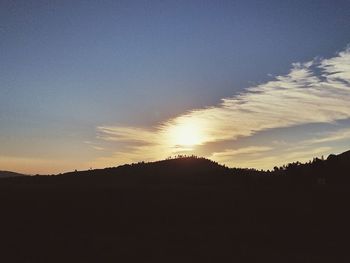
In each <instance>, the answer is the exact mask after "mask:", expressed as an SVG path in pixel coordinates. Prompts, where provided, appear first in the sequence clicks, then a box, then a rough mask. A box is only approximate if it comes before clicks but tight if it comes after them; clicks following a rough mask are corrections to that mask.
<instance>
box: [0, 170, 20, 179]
mask: <svg viewBox="0 0 350 263" xmlns="http://www.w3.org/2000/svg"><path fill="white" fill-rule="evenodd" d="M17 176H26V175H25V174H21V173H16V172H10V171H0V178H5V177H17Z"/></svg>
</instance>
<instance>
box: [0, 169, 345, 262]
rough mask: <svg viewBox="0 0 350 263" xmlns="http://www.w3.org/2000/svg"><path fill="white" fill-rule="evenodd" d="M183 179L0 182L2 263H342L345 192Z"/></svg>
mask: <svg viewBox="0 0 350 263" xmlns="http://www.w3.org/2000/svg"><path fill="white" fill-rule="evenodd" d="M186 176H187V177H186V178H187V179H184V178H185V177H181V176H180V177H179V179H178V180H176V179H174V178H172V177H169V178H168V179H164V177H163V179H162V180H160V179H159V178H160V177H157V176H155V177H152V176H144V177H142V176H135V177H132V176H131V177H129V178H128V179H125V178H126V176H124V177H123V176H119V175H117V176H102V177H96V176H95V177H94V176H74V175H66V176H57V177H39V176H37V177H30V178H9V179H2V180H1V181H0V209H1V217H0V222H1V223H0V227H1V233H0V240H1V245H0V250H1V254H0V262H350V252H349V251H350V250H349V244H350V236H349V233H350V232H349V231H348V230H349V222H350V214H349V204H350V192H349V188H348V185H347V184H332V185H327V184H326V185H317V184H311V185H304V186H302V187H300V186H298V185H294V184H281V185H280V186H276V185H275V184H269V183H268V184H259V185H257V184H252V183H240V184H238V183H236V182H235V181H234V180H231V179H227V180H226V179H222V180H213V181H211V180H210V178H209V179H208V178H207V177H203V178H205V179H203V180H200V179H198V178H200V177H196V175H186ZM191 176H192V177H191ZM213 176H215V175H213ZM165 178H166V177H165ZM188 178H194V179H193V180H188ZM213 178H214V177H213ZM167 181H168V182H167Z"/></svg>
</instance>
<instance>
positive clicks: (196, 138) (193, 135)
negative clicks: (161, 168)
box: [170, 122, 203, 148]
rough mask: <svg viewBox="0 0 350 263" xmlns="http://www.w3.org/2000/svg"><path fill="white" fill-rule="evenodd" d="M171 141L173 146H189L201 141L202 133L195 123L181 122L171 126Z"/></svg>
mask: <svg viewBox="0 0 350 263" xmlns="http://www.w3.org/2000/svg"><path fill="white" fill-rule="evenodd" d="M170 133H171V134H170V135H171V142H172V144H173V145H175V146H182V147H185V148H191V147H193V146H196V145H199V144H201V143H202V142H203V135H202V132H201V130H200V127H198V126H197V125H196V124H195V123H190V122H187V123H181V124H178V125H176V126H174V127H172V129H171V131H170Z"/></svg>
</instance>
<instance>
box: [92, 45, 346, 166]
mask: <svg viewBox="0 0 350 263" xmlns="http://www.w3.org/2000/svg"><path fill="white" fill-rule="evenodd" d="M347 118H350V49H346V50H345V51H343V52H340V53H339V54H337V55H336V56H335V57H333V58H330V59H323V60H322V59H315V60H313V61H309V62H306V63H295V64H293V66H292V69H291V70H290V72H289V73H288V74H286V75H283V76H277V77H275V79H274V80H272V81H269V82H267V83H263V84H260V85H257V86H253V87H250V88H248V89H246V90H245V91H244V92H242V93H241V94H239V95H237V96H234V97H230V98H224V99H222V102H221V103H220V104H219V105H217V106H213V107H207V108H203V109H195V110H192V111H190V112H188V113H185V114H183V115H180V116H178V117H175V118H173V119H170V120H168V121H165V122H164V123H160V124H159V125H157V126H155V127H151V128H149V129H145V128H140V127H128V126H122V125H117V126H101V127H98V137H99V138H100V139H102V140H108V141H115V142H118V143H120V144H121V146H120V148H119V153H115V154H114V158H118V156H121V155H125V154H126V155H128V156H129V157H130V159H132V160H140V159H144V158H145V157H146V158H148V159H158V158H163V157H166V156H167V155H172V154H176V152H178V151H181V150H184V147H182V148H181V147H180V148H179V147H178V146H179V145H177V141H178V140H177V138H176V136H178V135H177V134H178V133H180V132H181V127H189V126H191V127H196V129H197V131H196V132H197V134H196V136H197V137H198V138H197V141H196V145H202V146H203V145H204V146H205V145H206V144H208V143H212V142H218V141H228V140H236V139H237V138H239V137H241V136H251V135H253V134H255V133H257V132H259V131H263V130H268V129H274V128H281V127H291V126H295V125H303V124H310V123H332V122H335V121H337V120H342V119H347ZM179 127H180V128H179ZM185 130H186V129H185ZM189 136H190V135H189ZM341 136H348V135H347V134H346V135H341ZM324 140H327V139H324ZM328 140H330V139H328ZM180 146H181V145H180ZM247 150H249V151H251V153H253V152H256V151H258V150H259V149H257V148H250V149H249V148H248V149H245V150H243V149H241V150H230V149H227V148H223V149H222V152H218V151H216V152H215V153H211V155H216V156H228V155H237V154H242V153H243V152H244V151H247ZM260 150H269V146H266V147H265V148H263V149H260ZM322 150H324V149H322ZM240 151H241V152H240ZM249 151H248V153H249ZM313 152H315V151H313ZM316 152H317V151H316ZM318 152H319V151H318ZM209 156H210V155H209Z"/></svg>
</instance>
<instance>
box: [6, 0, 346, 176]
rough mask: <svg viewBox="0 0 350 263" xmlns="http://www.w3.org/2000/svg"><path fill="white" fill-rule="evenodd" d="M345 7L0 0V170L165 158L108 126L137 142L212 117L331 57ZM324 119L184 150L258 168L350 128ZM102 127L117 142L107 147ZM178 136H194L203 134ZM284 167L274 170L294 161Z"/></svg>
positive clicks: (342, 46)
mask: <svg viewBox="0 0 350 263" xmlns="http://www.w3.org/2000/svg"><path fill="white" fill-rule="evenodd" d="M348 10H350V2H349V1H6V0H5V1H1V3H0V145H1V147H0V170H1V169H3V170H5V169H11V170H17V171H22V172H29V173H36V172H40V173H49V172H59V171H66V170H72V169H87V168H89V167H90V166H92V167H100V166H112V165H116V164H119V163H123V162H130V161H138V160H142V159H143V158H147V159H149V160H152V159H157V158H164V157H166V156H163V155H166V154H172V153H176V151H174V150H172V151H163V150H161V154H160V153H159V154H158V155H156V156H155V155H150V156H149V155H147V154H146V153H144V154H143V153H142V149H143V148H140V149H136V150H135V146H134V139H133V138H130V136H133V133H132V132H131V131H130V130H128V129H126V130H123V132H127V133H128V135H129V137H128V141H125V140H120V139H118V138H120V136H121V134H120V132H119V131H120V130H118V129H120V128H122V129H123V128H130V127H131V130H135V129H136V130H137V129H140V130H139V134H143V135H144V136H146V137H145V138H146V141H147V134H148V133H146V134H144V133H143V132H144V131H145V130H146V131H149V130H150V131H152V132H151V133H154V132H155V131H156V132H157V131H160V133H161V131H162V127H164V126H166V124H169V123H172V122H173V121H174V120H176V118H178V117H181V116H183V115H184V114H187V113H190V114H191V113H193V111H194V110H195V109H197V110H201V109H206V108H208V107H217V108H220V103H222V99H223V98H234V96H237V95H238V94H241V93H245V92H247V89H249V88H251V87H256V86H258V85H261V84H264V83H269V82H270V81H273V80H274V79H275V78H276V76H286V75H288V74H289V72H290V71H291V70H292V69H293V68H294V67H295V66H292V63H297V62H300V63H304V62H308V61H312V60H313V59H314V58H318V60H320V61H323V60H322V59H323V58H335V57H337V56H338V55H339V52H342V51H343V52H345V51H344V50H346V47H347V45H348V44H349V43H350V17H349V13H348ZM344 56H345V57H347V54H345V55H344ZM337 63H342V64H341V65H347V64H346V63H347V61H345V62H344V61H340V60H337ZM316 64H317V63H316ZM310 70H311V69H310ZM319 70H320V69H319V68H318V67H317V66H314V68H312V72H313V74H314V75H317V74H318V73H319V72H318V71H319ZM342 77H343V83H345V84H344V85H345V86H347V85H348V84H346V82H344V79H346V78H344V76H342ZM286 92H289V91H286ZM291 93H292V92H291ZM293 94H294V93H293ZM325 94H327V93H325ZM331 94H333V93H331ZM345 95H346V94H345ZM343 97H344V96H343ZM256 99H258V100H260V99H261V101H262V102H263V101H264V100H263V99H262V98H256ZM342 103H346V102H342ZM306 104H307V103H306ZM344 106H347V105H344ZM321 108H322V106H321V105H320V109H319V110H320V112H321V111H322V109H321ZM273 110H274V109H271V111H273ZM287 113H288V110H287V111H286V114H287ZM314 114H316V115H317V114H318V111H316V112H315V113H314ZM320 114H321V113H320ZM334 114H335V115H336V114H339V117H338V115H336V116H335V117H334V118H332V119H331V120H328V119H327V120H326V121H325V120H318V119H315V120H312V121H309V122H308V121H307V120H305V121H304V122H302V123H297V124H296V123H289V124H288V125H287V124H286V125H285V126H284V127H277V126H276V125H275V126H273V127H272V128H269V130H268V131H266V129H265V128H264V127H265V126H264V127H260V128H256V131H258V132H254V133H249V134H243V135H240V137H237V138H236V137H235V136H231V137H229V138H227V137H225V138H224V139H215V140H212V141H207V140H204V139H203V140H202V141H200V140H199V139H198V138H197V139H198V140H197V144H198V145H196V147H192V148H191V149H185V150H186V151H187V152H194V153H196V154H201V155H204V156H206V157H210V158H214V159H215V158H217V159H218V160H219V161H222V162H225V163H227V164H229V165H235V166H240V165H243V166H244V165H247V166H253V165H255V166H259V167H262V166H263V168H267V167H265V166H264V165H262V164H261V163H259V162H258V161H257V158H258V157H259V158H260V159H263V158H272V159H271V160H270V161H266V162H265V163H266V164H267V163H268V165H270V164H271V162H272V160H273V161H277V159H276V158H275V159H273V156H282V155H281V151H285V150H286V149H291V146H290V145H289V144H288V142H289V141H293V140H297V141H304V140H306V139H311V137H312V138H315V137H317V136H321V135H322V134H323V135H325V134H327V136H331V135H334V132H336V131H338V132H339V131H340V130H341V131H343V132H344V129H346V128H347V127H350V126H349V122H347V116H343V115H341V112H339V111H336V112H335V113H334ZM191 116H192V117H193V115H191ZM192 120H193V119H192ZM226 121H228V122H229V121H230V120H226ZM242 122H244V120H242ZM318 122H320V123H321V124H318V126H317V123H318ZM235 123H236V125H237V126H240V125H239V122H235ZM330 123H331V124H330ZM335 123H336V124H335ZM177 125H180V126H181V124H179V123H178V124H177ZM206 125H210V124H206ZM332 125H336V126H335V127H337V128H334V127H333V126H332ZM243 126H244V125H243ZM316 126H317V127H316ZM107 127H109V128H111V127H113V131H114V132H115V131H116V130H117V131H118V132H117V138H114V140H106V138H105V135H106V128H107ZM187 128H188V127H187ZM187 128H186V129H185V130H184V132H185V133H188V132H192V133H193V134H192V136H193V137H196V136H197V137H198V136H199V134H198V132H197V131H194V130H197V129H199V130H204V128H203V127H200V126H198V127H190V129H189V130H188V129H187ZM230 129H233V128H232V127H231V128H230ZM334 129H335V130H336V131H333V130H334ZM175 131H178V130H177V129H175ZM181 132H183V131H182V130H181V131H180V133H181ZM332 132H333V133H332ZM170 133H176V132H174V129H173V130H172V132H170ZM177 133H178V132H177ZM323 135H322V136H323ZM118 136H119V137H118ZM123 136H124V135H123ZM174 136H176V135H174ZM201 136H202V137H203V136H204V135H201ZM279 137H282V138H280V140H279V141H280V144H278V147H277V146H276V141H278V140H277V139H274V138H279ZM267 138H271V142H270V143H267V142H268V139H267ZM345 138H347V137H346V136H345ZM173 140H174V141H176V140H179V139H178V138H177V139H176V138H175V139H174V138H173ZM150 141H151V142H149V143H151V144H152V143H153V141H152V139H150ZM180 141H181V140H180ZM182 141H183V140H182ZM203 141H205V143H204V142H203ZM274 141H275V144H273V142H274ZM282 141H283V142H284V144H281V142H282ZM262 142H266V143H264V144H263V143H262ZM142 143H145V142H142ZM177 146H178V145H177ZM157 147H158V146H157ZM162 147H163V146H162ZM283 147H284V148H283ZM346 147H348V148H349V147H350V145H349V143H348V140H346V139H344V140H343V141H341V142H339V141H337V143H336V142H335V141H332V142H327V143H324V144H322V146H319V145H318V146H317V147H316V146H310V148H308V149H304V151H302V150H300V155H298V156H295V157H294V158H295V159H297V158H298V157H300V158H301V159H304V160H306V159H307V158H312V157H313V156H314V155H317V154H323V153H325V154H326V153H330V152H336V151H341V150H343V149H345V148H346ZM239 149H241V150H240V151H239ZM243 149H245V150H243ZM267 149H269V150H267ZM317 149H318V150H320V149H321V150H320V151H317ZM322 149H323V150H322ZM157 150H159V149H158V148H157ZM237 151H238V152H237ZM262 151H263V152H266V153H265V155H264V156H259V155H257V154H258V153H260V152H262ZM230 154H231V155H230ZM232 154H233V155H232ZM242 154H243V156H242ZM126 156H128V157H126ZM218 156H219V157H220V158H219V157H218ZM223 156H224V157H225V158H223ZM227 156H228V157H227ZM254 156H255V157H254ZM238 157H240V158H238ZM243 157H244V158H243ZM262 157H263V158H262ZM254 158H255V159H254ZM285 159H286V160H283V158H281V159H280V160H278V161H279V163H283V162H285V161H290V160H292V159H293V156H292V157H288V158H287V157H286V158H285ZM287 159H288V160H287ZM232 160H236V161H232ZM254 160H255V161H254ZM238 161H239V162H238ZM268 165H267V166H268Z"/></svg>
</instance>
